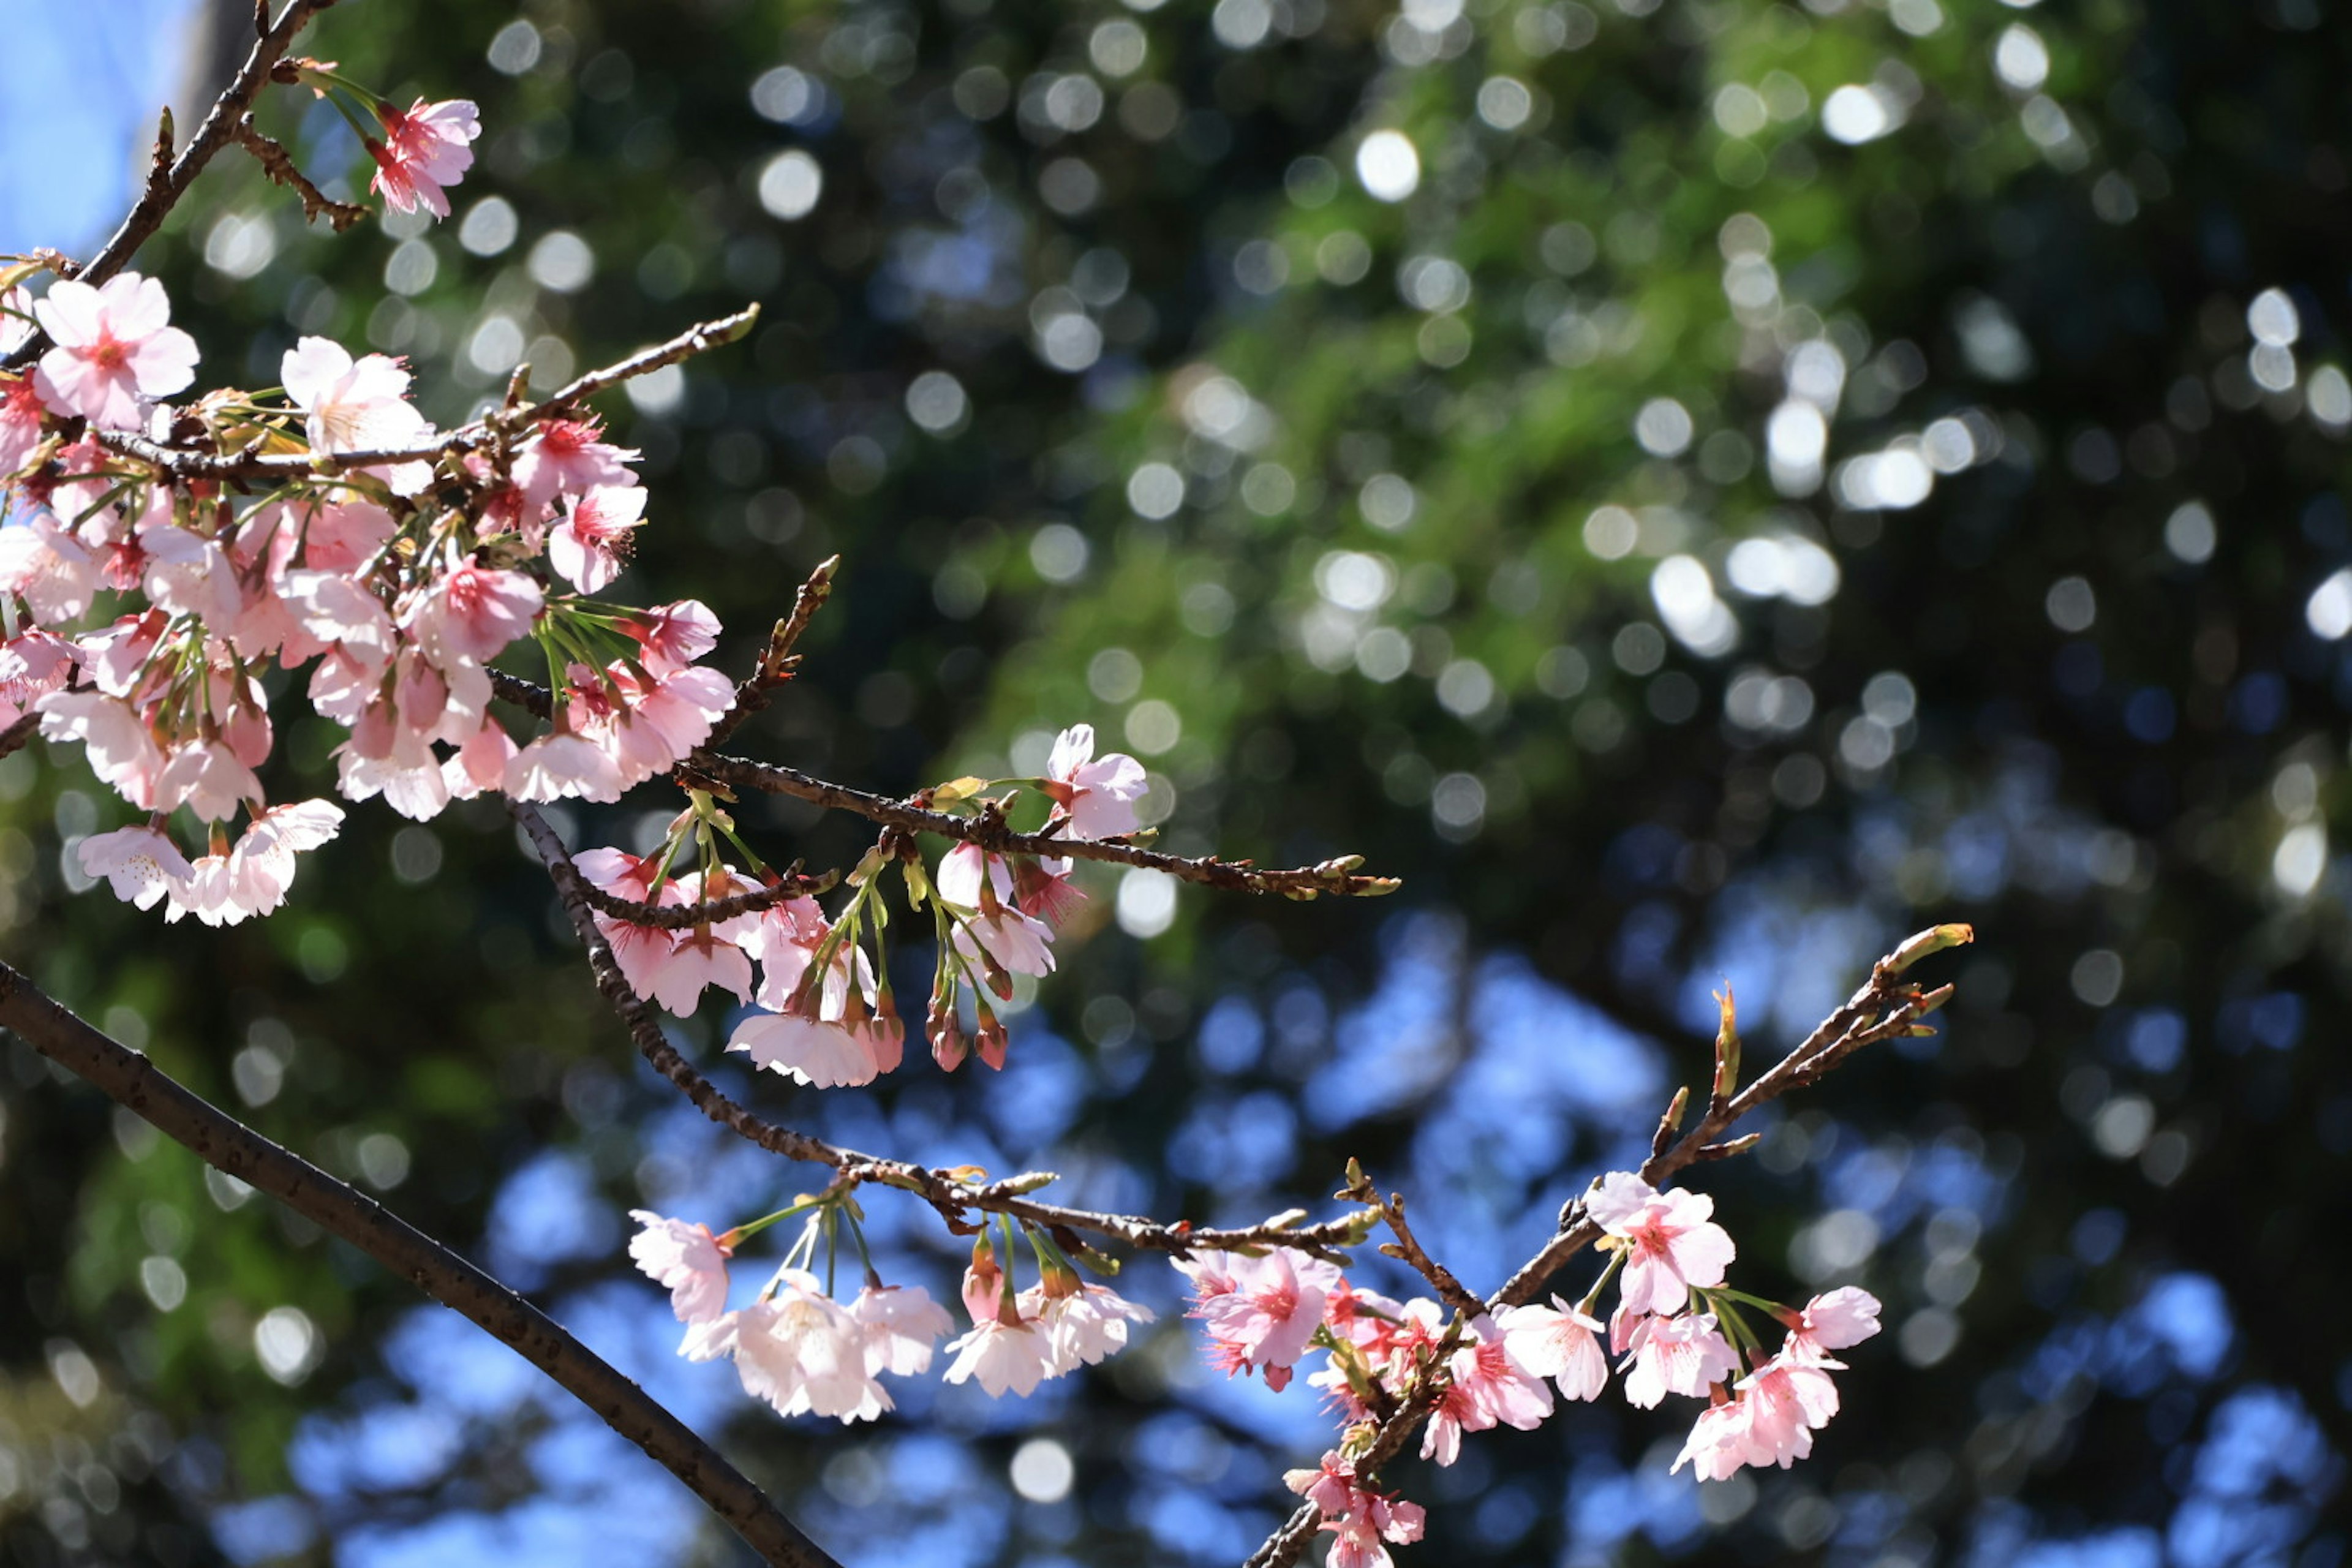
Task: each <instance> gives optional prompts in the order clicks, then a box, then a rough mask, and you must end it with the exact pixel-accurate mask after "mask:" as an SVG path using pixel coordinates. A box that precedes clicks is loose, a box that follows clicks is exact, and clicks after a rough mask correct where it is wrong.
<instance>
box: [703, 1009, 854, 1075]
mask: <svg viewBox="0 0 2352 1568" xmlns="http://www.w3.org/2000/svg"><path fill="white" fill-rule="evenodd" d="M727 1048H728V1049H729V1050H730V1051H741V1052H743V1053H744V1054H746V1055H747V1056H749V1057H750V1058H751V1063H752V1065H753V1066H754V1067H763V1068H768V1069H769V1070H770V1071H772V1072H779V1073H782V1074H783V1075H784V1076H785V1077H787V1078H789V1079H792V1080H793V1082H795V1083H804V1084H808V1085H810V1086H812V1087H814V1088H816V1089H839V1088H845V1087H847V1088H855V1087H856V1086H857V1085H859V1084H867V1083H872V1082H873V1081H874V1079H875V1077H876V1076H877V1074H878V1073H879V1072H880V1071H881V1068H880V1067H879V1065H878V1064H877V1062H876V1061H875V1059H874V1051H873V1048H872V1047H869V1046H868V1045H867V1044H866V1039H865V1037H864V1035H863V1034H862V1033H861V1032H860V1031H858V1030H856V1029H853V1028H851V1027H850V1026H848V1025H846V1024H844V1023H841V1022H840V1021H838V1020H835V1021H831V1022H828V1021H827V1020H825V1019H823V1018H812V1017H808V1016H804V1015H801V1014H796V1013H754V1014H752V1015H751V1016H750V1017H748V1018H745V1019H744V1020H743V1021H742V1022H741V1023H740V1024H738V1025H736V1026H735V1033H734V1034H733V1036H732V1037H730V1038H729V1040H728V1042H727Z"/></svg>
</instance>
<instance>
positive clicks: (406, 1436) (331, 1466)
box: [286, 1325, 471, 1499]
mask: <svg viewBox="0 0 2352 1568" xmlns="http://www.w3.org/2000/svg"><path fill="white" fill-rule="evenodd" d="M468 1328H469V1331H471V1329H470V1325H468ZM465 1442H466V1431H465V1415H464V1413H462V1412H460V1411H458V1410H457V1409H455V1408H454V1407H452V1406H450V1405H446V1404H441V1403H438V1402H436V1403H431V1404H416V1405H391V1404H385V1405H373V1406H372V1407H370V1408H369V1409H368V1410H367V1411H365V1412H364V1413H363V1414H362V1415H357V1416H354V1417H349V1418H327V1417H320V1416H312V1417H310V1418H309V1419H307V1420H305V1421H304V1422H303V1423H302V1424H301V1426H299V1428H298V1429H297V1430H296V1432H295V1434H294V1440H293V1442H292V1443H290V1444H289V1445H288V1447H287V1450H286V1465H287V1469H288V1472H289V1474H291V1475H292V1476H293V1478H294V1480H295V1482H296V1484H297V1485H299V1486H300V1487H301V1489H303V1490H304V1491H305V1492H307V1493H309V1494H310V1496H311V1497H314V1498H323V1499H334V1498H341V1497H349V1496H352V1495H353V1494H356V1493H364V1492H372V1491H396V1490H401V1489H406V1488H411V1487H417V1486H422V1485H424V1484H425V1483H426V1482H428V1481H430V1480H432V1479H433V1478H435V1477H436V1476H438V1475H439V1474H440V1473H441V1472H442V1470H443V1469H444V1468H446V1467H447V1466H448V1464H449V1462H450V1461H451V1460H452V1459H454V1458H457V1455H458V1453H459V1452H460V1451H461V1450H462V1449H463V1448H464V1447H465Z"/></svg>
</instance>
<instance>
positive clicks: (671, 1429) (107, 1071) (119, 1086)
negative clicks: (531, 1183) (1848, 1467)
mask: <svg viewBox="0 0 2352 1568" xmlns="http://www.w3.org/2000/svg"><path fill="white" fill-rule="evenodd" d="M0 1025H5V1026H7V1027H8V1028H11V1029H14V1030H15V1031H16V1035H17V1037H18V1038H20V1039H22V1040H23V1041H24V1042H25V1043H26V1044H27V1045H29V1046H31V1047H33V1048H34V1049H35V1050H37V1051H39V1052H40V1053H41V1054H42V1055H43V1056H45V1057H47V1058H49V1059H50V1060H51V1061H54V1062H56V1063H58V1065H59V1066H61V1067H63V1068H67V1069H68V1071H71V1072H72V1073H74V1074H75V1075H77V1076H78V1077H79V1078H81V1079H84V1080H86V1081H88V1082H89V1083H90V1084H92V1085H94V1086H95V1087H96V1088H98V1089H100V1090H101V1091H103V1092H104V1093H105V1094H106V1095H108V1096H109V1097H110V1098H111V1099H112V1100H115V1101H116V1102H117V1103H118V1104H120V1105H121V1106H122V1107H123V1108H124V1109H126V1110H130V1111H131V1112H132V1113H133V1114H135V1115H137V1116H140V1117H142V1118H143V1119H144V1120H146V1121H149V1122H151V1123H152V1124H153V1125H154V1126H155V1127H156V1128H157V1129H158V1130H159V1131H162V1132H163V1133H165V1134H167V1135H168V1136H170V1137H171V1138H173V1139H174V1140H175V1141H177V1142H180V1143H182V1144H184V1145H185V1146H186V1147H187V1148H188V1149H190V1150H192V1151H193V1152H194V1153H195V1154H196V1156H197V1157H198V1158H199V1159H201V1160H203V1161H204V1162H205V1163H207V1164H209V1165H212V1166H214V1167H215V1169H218V1170H221V1171H225V1172H226V1173H229V1174H230V1175H232V1176H235V1177H236V1178H237V1179H238V1180H239V1181H242V1182H245V1183H247V1184H249V1185H251V1186H255V1187H257V1188H259V1189H260V1190H261V1191H263V1192H265V1193H268V1194H270V1195H271V1196H272V1197H275V1198H277V1199H278V1201H279V1202H281V1203H283V1204H285V1205H287V1206H288V1207H289V1208H291V1209H292V1210H294V1211H295V1212H296V1213H297V1214H299V1215H302V1216H303V1217H304V1218H306V1219H309V1220H310V1221H312V1222H314V1223H315V1224H317V1225H319V1226H321V1227H323V1228H324V1229H326V1230H328V1231H329V1232H331V1233H332V1234H333V1235H335V1236H338V1237H341V1238H342V1239H343V1240H345V1241H348V1242H350V1243H351V1244H352V1246H354V1247H358V1248H359V1249H360V1250H361V1251H362V1252H365V1253H366V1254H367V1255H368V1256H369V1257H371V1258H374V1259H375V1260H376V1261H377V1262H379V1263H381V1264H383V1266H384V1267H385V1268H389V1269H391V1270H392V1271H393V1272H394V1273H395V1274H397V1275H399V1276H401V1277H402V1278H403V1279H407V1280H409V1281H410V1282H411V1283H413V1284H415V1286H416V1287H417V1288H418V1289H422V1290H424V1291H425V1293H426V1294H427V1295H429V1296H431V1297H433V1298H434V1299H435V1300H437V1301H439V1302H441V1303H442V1304H443V1305H444V1306H446V1307H449V1308H451V1309H453V1310H456V1311H457V1312H460V1313H462V1314H464V1315H465V1316H466V1317H467V1318H468V1319H470V1320H471V1321H473V1322H474V1323H475V1324H476V1325H477V1326H478V1327H480V1328H481V1329H483V1330H484V1331H487V1332H488V1333H490V1334H491V1335H493V1336H494V1337H496V1338H497V1339H499V1340H500V1341H502V1342H504V1343H506V1344H508V1345H509V1346H511V1347H513V1349H514V1350H515V1352H517V1353H518V1354H520V1356H522V1357H523V1359H524V1360H526V1361H528V1362H530V1363H531V1364H532V1365H533V1366H536V1367H538V1368H539V1369H540V1370H541V1372H543V1373H547V1375H548V1376H550V1377H551V1378H553V1379H554V1380H555V1381H556V1382H557V1383H558V1384H562V1387H563V1388H564V1390H565V1392H567V1393H569V1394H572V1396H573V1397H574V1398H576V1399H578V1400H579V1401H580V1402H581V1403H582V1404H583V1405H586V1406H587V1407H588V1408H589V1409H591V1410H593V1411H594V1412H595V1413H596V1414H597V1415H600V1416H602V1417H603V1418H604V1422H605V1424H606V1425H607V1426H611V1427H612V1428H613V1430H614V1431H615V1432H618V1433H619V1434H620V1435H621V1436H624V1437H626V1438H627V1439H628V1440H629V1441H630V1442H632V1443H634V1444H635V1445H636V1446H637V1447H639V1448H641V1449H643V1450H644V1451H645V1452H646V1455H648V1456H649V1457H650V1458H654V1459H656V1460H657V1461H658V1462H659V1463H660V1464H661V1465H662V1466H663V1467H664V1468H667V1470H668V1471H669V1472H670V1473H671V1474H672V1475H674V1476H676V1477H677V1479H679V1480H681V1481H684V1482H685V1483H686V1484H687V1486H688V1488H690V1489H692V1490H693V1492H694V1494H695V1495H696V1496H697V1497H699V1498H700V1499H702V1500H703V1501H704V1502H706V1503H708V1504H709V1506H710V1508H711V1510H712V1511H713V1512H715V1513H717V1514H718V1515H719V1518H721V1519H723V1520H725V1521H727V1523H728V1524H729V1525H730V1527H732V1528H733V1529H734V1531H736V1533H737V1534H739V1535H740V1536H742V1538H743V1539H744V1540H745V1541H746V1542H750V1543H751V1548H752V1550H754V1551H755V1552H758V1553H759V1554H760V1556H761V1559H762V1560H763V1561H765V1562H767V1563H774V1564H779V1565H782V1568H839V1564H837V1563H835V1562H834V1560H833V1558H831V1557H830V1556H828V1555H826V1554H825V1552H824V1550H823V1549H822V1548H820V1547H818V1546H817V1545H816V1544H815V1543H814V1542H812V1541H810V1540H809V1539H808V1538H807V1537H806V1536H804V1535H803V1534H802V1533H801V1532H800V1531H799V1530H798V1529H797V1528H795V1527H794V1526H793V1522H792V1521H790V1520H788V1519H786V1518H785V1517H784V1516H783V1514H782V1512H780V1511H779V1510H777V1508H776V1506H775V1504H773V1503H772V1502H771V1501H769V1500H768V1499H767V1497H766V1496H765V1494H763V1493H762V1492H761V1490H760V1489H759V1488H757V1487H755V1486H753V1485H752V1484H751V1481H750V1480H748V1479H745V1478H744V1476H743V1475H742V1473H741V1472H740V1471H739V1470H737V1469H736V1468H734V1467H733V1466H732V1465H730V1464H729V1463H728V1462H727V1460H726V1459H725V1458H723V1457H722V1456H721V1455H720V1454H719V1452H718V1451H717V1450H716V1449H714V1448H712V1447H710V1446H709V1444H708V1443H705V1442H704V1441H703V1440H702V1439H701V1438H700V1437H698V1436H696V1435H695V1433H694V1430H693V1429H692V1428H691V1427H689V1426H687V1425H686V1424H685V1423H684V1422H682V1421H680V1420H678V1419H677V1417H676V1416H675V1415H671V1414H670V1413H669V1412H668V1411H667V1410H665V1409H663V1408H662V1407H661V1405H657V1404H656V1403H655V1402H654V1400H653V1399H652V1397H651V1396H649V1395H648V1394H646V1391H645V1390H644V1389H642V1388H639V1387H638V1386H637V1385H636V1384H635V1383H632V1382H631V1381H629V1380H628V1379H627V1378H625V1377H624V1376H622V1375H621V1374H620V1373H617V1372H615V1371H614V1370H613V1368H612V1367H610V1366H608V1365H607V1364H605V1363H604V1361H602V1360H601V1359H599V1358H598V1357H597V1355H596V1354H595V1352H593V1351H591V1350H589V1349H588V1347H587V1346H585V1345H583V1344H582V1343H581V1342H579V1341H578V1340H575V1339H573V1338H572V1336H571V1334H569V1333H568V1332H566V1331H564V1330H563V1328H562V1326H561V1325H560V1324H558V1323H556V1322H555V1321H554V1320H552V1319H551V1318H549V1317H548V1316H547V1315H546V1314H545V1313H543V1312H541V1311H540V1310H539V1309H537V1308H536V1307H533V1306H532V1305H531V1304H530V1302H528V1301H526V1300H523V1299H522V1298H521V1297H520V1296H518V1295H516V1294H515V1293H514V1292H513V1291H511V1290H509V1289H507V1288H506V1287H505V1286H503V1285H501V1284H499V1282H498V1281H497V1280H496V1279H492V1278H491V1277H490V1276H489V1275H488V1274H485V1273H484V1272H482V1270H480V1269H479V1268H475V1267H474V1266H473V1265H472V1264H471V1263H468V1262H467V1261H466V1259H465V1258H461V1257H459V1256H458V1255H457V1253H455V1252H453V1251H451V1250H450V1249H449V1248H448V1247H444V1246H443V1245H441V1244H440V1243H439V1242H437V1241H435V1240H434V1239H433V1238H432V1237H429V1236H426V1235H425V1233H424V1232H423V1231H420V1230H418V1229H417V1228H416V1227H415V1226H412V1225H410V1224H408V1223H407V1222H406V1221H404V1220H403V1219H401V1218H400V1217H399V1216H397V1215H394V1214H392V1213H391V1212H389V1211H388V1210H386V1209H385V1208H384V1207H383V1205H381V1204H378V1203H376V1202H375V1201H373V1199H371V1198H367V1197H363V1196H362V1195H361V1194H359V1193H357V1192H355V1191H354V1190H352V1188H351V1187H349V1186H347V1185H345V1184H343V1183H341V1182H339V1181H337V1180H335V1178H334V1177H332V1176H331V1175H329V1174H327V1173H326V1172H324V1171H321V1170H320V1169H319V1168H318V1167H317V1166H316V1165H313V1164H311V1163H310V1162H309V1161H307V1160H304V1159H302V1158H301V1157H300V1156H299V1155H297V1154H295V1153H293V1152H290V1151H289V1150H287V1149H285V1148H283V1147H281V1146H280V1145H278V1144H277V1143H274V1142H270V1141H269V1140H268V1139H267V1138H265V1137H263V1136H262V1135H261V1134H260V1133H258V1132H257V1131H254V1130H253V1129H252V1128H250V1127H247V1126H246V1125H245V1124H244V1123H243V1122H241V1121H237V1120H236V1118H234V1117H232V1116H230V1115H228V1114H227V1113H226V1112H225V1111H223V1110H220V1109H219V1108H218V1107H216V1106H215V1105H213V1104H211V1103H210V1102H208V1101H206V1100H204V1099H202V1098H201V1097H199V1096H197V1095H196V1094H194V1093H193V1092H191V1091H190V1090H189V1089H187V1088H185V1087H184V1085H182V1084H180V1083H179V1082H177V1081H176V1080H174V1079H172V1078H171V1077H169V1076H168V1075H167V1074H165V1073H164V1072H163V1070H162V1069H160V1068H157V1067H156V1066H155V1065H154V1064H153V1063H152V1062H151V1061H149V1060H148V1059H147V1058H145V1057H144V1056H142V1055H141V1054H140V1053H138V1052H137V1051H134V1050H131V1048H130V1047H126V1046H123V1045H121V1044H120V1043H118V1042H116V1041H114V1040H112V1039H110V1038H108V1037H106V1036H105V1035H103V1034H100V1032H99V1031H98V1030H96V1029H94V1028H92V1027H91V1026H89V1024H87V1023H85V1022H83V1021H82V1020H81V1019H80V1018H78V1017H76V1016H74V1015H73V1014H72V1013H70V1012H68V1010H67V1009H66V1008H65V1007H63V1006H62V1005H59V1004H58V1003H57V1002H56V1001H54V1000H52V999H51V998H50V997H48V996H47V995H46V994H43V993H42V992H41V991H40V990H39V988H37V986H35V985H34V984H33V983H32V982H31V981H30V980H28V979H26V977H25V976H24V975H23V974H21V973H18V972H17V971H16V970H15V969H13V968H11V967H10V966H8V965H7V964H5V963H0Z"/></svg>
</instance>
